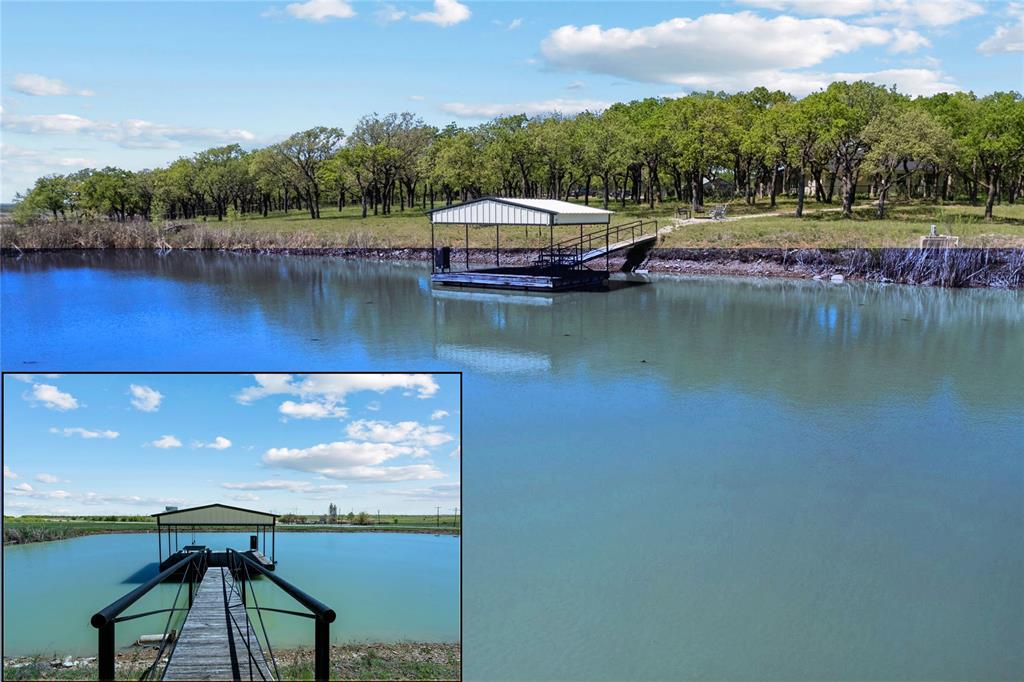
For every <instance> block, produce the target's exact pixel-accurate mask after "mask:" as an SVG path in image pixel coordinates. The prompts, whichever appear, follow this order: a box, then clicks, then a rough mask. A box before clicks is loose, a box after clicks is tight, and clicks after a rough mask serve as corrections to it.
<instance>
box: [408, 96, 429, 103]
mask: <svg viewBox="0 0 1024 682" xmlns="http://www.w3.org/2000/svg"><path fill="white" fill-rule="evenodd" d="M409 99H411V100H412V101H413V102H422V101H423V100H425V99H426V97H424V96H423V95H409Z"/></svg>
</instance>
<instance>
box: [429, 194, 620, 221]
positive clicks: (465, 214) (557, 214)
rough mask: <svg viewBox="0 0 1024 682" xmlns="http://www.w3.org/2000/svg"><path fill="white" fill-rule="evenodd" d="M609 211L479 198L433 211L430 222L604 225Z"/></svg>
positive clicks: (551, 201)
mask: <svg viewBox="0 0 1024 682" xmlns="http://www.w3.org/2000/svg"><path fill="white" fill-rule="evenodd" d="M611 216H612V211H606V210H605V209H603V208H594V207H593V206H583V205H581V204H573V203H571V202H568V201H559V200H557V199H507V198H505V197H482V198H480V199H474V200H473V201H467V202H465V203H463V204H457V205H455V206H445V207H443V208H436V209H434V210H433V211H431V212H430V222H432V223H435V224H439V225H440V224H454V225H595V224H601V225H604V224H606V223H608V222H611Z"/></svg>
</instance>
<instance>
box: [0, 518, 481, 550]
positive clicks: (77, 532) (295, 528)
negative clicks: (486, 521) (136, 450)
mask: <svg viewBox="0 0 1024 682" xmlns="http://www.w3.org/2000/svg"><path fill="white" fill-rule="evenodd" d="M307 518H309V522H308V523H306V524H284V523H281V522H280V521H279V522H278V526H277V531H278V532H279V533H296V532H298V533H303V532H304V533H311V532H342V533H344V532H374V531H376V532H424V533H458V532H460V530H461V523H462V519H461V518H459V519H458V520H456V518H455V517H454V516H453V515H450V514H449V515H447V516H446V515H443V514H442V515H441V517H440V525H438V519H437V517H435V516H430V515H429V514H428V515H409V514H381V517H380V525H377V523H376V515H373V516H372V517H371V519H370V522H369V523H368V524H364V525H346V524H345V521H344V519H343V518H339V520H338V523H336V524H327V525H324V524H319V523H314V521H315V520H316V519H317V518H319V517H307ZM221 530H225V531H232V530H235V531H246V530H250V529H249V528H245V527H241V526H239V527H238V528H230V527H229V528H223V529H221ZM154 532H156V523H154V522H153V521H97V520H82V519H61V518H60V517H46V518H40V517H36V518H33V519H31V520H20V519H18V518H16V517H5V518H4V544H5V545H6V544H25V543H28V542H44V541H47V540H63V539H65V538H73V537H79V536H81V535H96V534H101V533H154Z"/></svg>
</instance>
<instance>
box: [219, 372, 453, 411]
mask: <svg viewBox="0 0 1024 682" xmlns="http://www.w3.org/2000/svg"><path fill="white" fill-rule="evenodd" d="M254 378H255V379H256V385H255V386H248V387H246V388H244V389H242V390H241V391H240V392H239V393H238V394H237V395H236V396H235V399H236V400H237V401H238V402H240V403H242V404H243V405H247V404H249V403H251V402H253V401H254V400H259V399H261V398H265V397H267V396H272V395H295V396H298V397H299V398H300V399H301V402H296V401H292V400H286V401H284V402H283V403H281V405H280V406H279V407H278V411H279V412H280V413H281V414H282V415H284V416H285V417H286V418H294V419H325V418H342V417H344V416H346V415H347V414H348V410H347V408H346V407H345V406H344V402H345V398H346V396H348V395H349V394H350V393H356V392H360V391H375V392H377V393H385V392H387V391H390V390H392V389H396V388H398V389H405V390H406V391H407V392H410V391H411V392H412V394H414V395H416V396H417V397H419V398H430V397H432V396H433V395H435V394H436V393H437V391H438V390H439V389H440V387H439V386H438V385H437V382H436V381H435V380H434V377H432V376H431V375H429V374H308V375H299V376H297V377H293V376H291V375H290V374H256V375H254Z"/></svg>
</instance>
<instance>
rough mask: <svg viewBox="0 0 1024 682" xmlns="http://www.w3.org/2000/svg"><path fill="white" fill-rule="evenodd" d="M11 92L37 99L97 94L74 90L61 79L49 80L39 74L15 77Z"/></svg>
mask: <svg viewBox="0 0 1024 682" xmlns="http://www.w3.org/2000/svg"><path fill="white" fill-rule="evenodd" d="M11 90H14V91H15V92H20V93H21V94H23V95H33V96H35V97H49V96H53V95H78V96H79V97H92V96H93V95H94V94H95V93H93V92H92V91H91V90H73V89H72V88H70V87H69V86H68V85H67V84H66V83H64V81H62V80H60V79H59V78H48V77H46V76H41V75H39V74H38V73H19V74H17V75H15V76H14V82H12V83H11Z"/></svg>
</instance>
